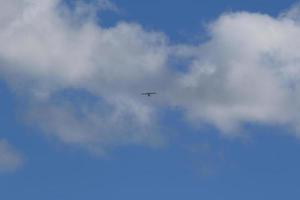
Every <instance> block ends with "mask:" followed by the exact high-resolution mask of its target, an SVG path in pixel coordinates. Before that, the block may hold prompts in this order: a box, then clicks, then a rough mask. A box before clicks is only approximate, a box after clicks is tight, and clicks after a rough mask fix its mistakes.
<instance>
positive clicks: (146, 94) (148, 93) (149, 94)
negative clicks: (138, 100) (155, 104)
mask: <svg viewBox="0 0 300 200" xmlns="http://www.w3.org/2000/svg"><path fill="white" fill-rule="evenodd" d="M152 94H156V92H145V93H142V94H141V95H145V96H148V97H150V96H151V95H152Z"/></svg>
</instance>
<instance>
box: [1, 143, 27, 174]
mask: <svg viewBox="0 0 300 200" xmlns="http://www.w3.org/2000/svg"><path fill="white" fill-rule="evenodd" d="M22 164H23V158H22V156H21V154H20V153H18V152H17V151H16V150H15V149H14V147H12V146H11V145H10V144H9V143H8V142H7V141H6V140H3V139H2V140H0V173H6V172H11V171H15V170H16V169H18V168H19V167H21V166H22Z"/></svg>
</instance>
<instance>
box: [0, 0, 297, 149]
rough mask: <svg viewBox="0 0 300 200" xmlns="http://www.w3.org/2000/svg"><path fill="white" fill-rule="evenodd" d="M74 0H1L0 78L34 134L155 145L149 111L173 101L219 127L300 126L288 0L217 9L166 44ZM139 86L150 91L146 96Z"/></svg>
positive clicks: (106, 5) (193, 117)
mask: <svg viewBox="0 0 300 200" xmlns="http://www.w3.org/2000/svg"><path fill="white" fill-rule="evenodd" d="M76 2H77V3H75V4H73V5H67V4H64V3H62V1H59V0H44V1H34V0H13V1H11V0H1V1H0V3H1V8H0V11H1V12H0V13H1V14H0V44H1V46H0V73H1V78H2V79H4V80H6V81H7V82H8V83H9V85H10V87H11V88H12V89H13V90H15V92H16V95H17V98H21V99H22V101H23V103H24V102H26V103H25V104H26V106H24V108H23V109H24V113H25V118H26V120H27V121H29V122H30V123H31V124H32V125H34V126H35V127H37V128H40V129H41V130H42V132H43V133H45V134H48V135H49V136H51V137H54V138H56V139H57V140H59V141H62V142H64V143H66V144H69V145H73V146H79V147H81V148H86V149H88V150H90V151H93V152H98V153H99V152H100V153H102V152H105V151H106V150H107V149H109V148H112V147H115V146H120V145H141V144H142V145H160V144H161V143H162V142H163V138H162V134H160V127H161V126H163V125H161V124H160V123H159V117H160V116H159V112H158V110H159V109H161V108H164V107H171V108H172V107H176V108H180V110H182V112H183V115H184V116H186V118H187V119H188V120H190V121H191V122H192V123H193V124H195V125H196V126H197V125H201V124H205V123H208V124H211V125H214V126H216V127H217V128H219V129H220V131H221V133H223V134H226V135H231V136H232V135H236V134H238V133H240V130H242V128H243V125H244V124H245V123H255V124H257V123H258V124H263V125H274V124H280V125H288V127H291V128H292V129H295V131H294V132H295V134H296V135H300V134H299V128H300V127H298V124H299V123H298V122H299V117H300V116H299V114H298V113H297V110H298V108H299V103H298V102H299V94H300V93H299V77H300V74H299V73H300V70H299V69H300V68H299V64H300V63H299V62H300V59H299V56H300V54H299V53H298V52H299V51H298V49H299V47H300V40H299V39H298V35H299V33H300V25H299V20H298V17H297V16H298V13H299V12H298V10H299V9H298V7H297V6H296V7H293V8H292V9H290V10H288V11H285V12H284V13H283V14H280V15H279V16H278V17H271V16H269V15H264V14H258V13H249V12H235V13H224V14H223V15H221V16H220V17H219V18H218V19H217V20H215V21H214V22H212V23H210V24H209V26H208V30H207V31H208V34H209V36H210V38H209V40H208V41H206V42H204V43H200V44H195V45H186V44H180V45H174V44H170V43H169V42H168V38H167V36H166V35H164V34H163V33H161V32H159V31H152V30H145V29H144V28H143V27H142V26H141V25H139V24H136V23H129V22H122V21H120V22H118V23H117V24H116V25H114V26H111V27H102V26H101V20H100V24H99V20H98V19H97V17H96V16H97V14H96V13H97V12H102V11H103V9H113V10H114V9H117V8H116V6H115V5H113V4H112V3H110V2H109V1H104V0H103V1H91V2H89V3H87V2H84V1H76ZM8 11H9V12H8ZM174 58H175V59H179V60H180V59H182V60H184V61H186V62H184V63H185V67H186V69H185V70H183V71H178V70H176V67H174V66H172V65H173V64H174V62H173V61H172V59H174ZM145 90H155V91H158V93H159V95H158V96H157V97H156V98H152V99H151V100H149V99H148V98H144V97H141V95H140V92H143V91H145ZM297 129H298V131H297Z"/></svg>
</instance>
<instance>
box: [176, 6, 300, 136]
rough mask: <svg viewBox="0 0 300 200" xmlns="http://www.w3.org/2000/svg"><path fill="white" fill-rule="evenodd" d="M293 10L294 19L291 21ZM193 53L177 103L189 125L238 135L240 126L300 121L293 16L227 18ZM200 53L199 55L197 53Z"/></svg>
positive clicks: (214, 26) (217, 23)
mask: <svg viewBox="0 0 300 200" xmlns="http://www.w3.org/2000/svg"><path fill="white" fill-rule="evenodd" d="M295 14H296V13H295V8H293V16H295ZM209 33H210V40H209V41H208V42H206V43H204V44H201V45H199V46H198V49H197V50H193V51H192V56H193V57H194V59H193V61H192V64H191V66H189V70H188V72H187V73H186V74H184V75H181V77H180V78H179V79H178V83H177V84H178V88H180V89H176V91H175V92H177V93H178V95H177V98H173V99H174V100H175V101H174V102H175V104H177V105H180V106H183V107H184V108H185V109H186V112H187V115H188V117H189V118H190V119H192V120H193V121H195V122H196V123H197V122H201V121H205V122H208V123H213V124H214V125H216V126H217V127H219V128H220V129H221V130H222V131H223V132H224V133H227V134H234V133H237V132H238V130H239V128H241V126H242V125H243V124H244V123H261V124H268V125H272V124H276V123H279V124H285V125H286V124H293V125H292V126H293V128H297V124H298V122H299V114H298V112H297V110H298V109H299V103H298V102H299V78H300V74H299V72H300V67H299V66H300V60H299V58H300V54H299V51H298V50H299V47H300V40H299V39H298V37H297V35H299V33H300V26H299V24H298V21H295V18H294V17H291V14H283V15H281V16H280V17H278V18H274V17H270V16H268V15H263V14H257V13H248V12H238V13H225V14H224V15H222V16H221V17H220V18H219V19H218V20H216V21H215V22H214V23H212V24H210V26H209ZM196 52H198V53H196Z"/></svg>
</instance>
